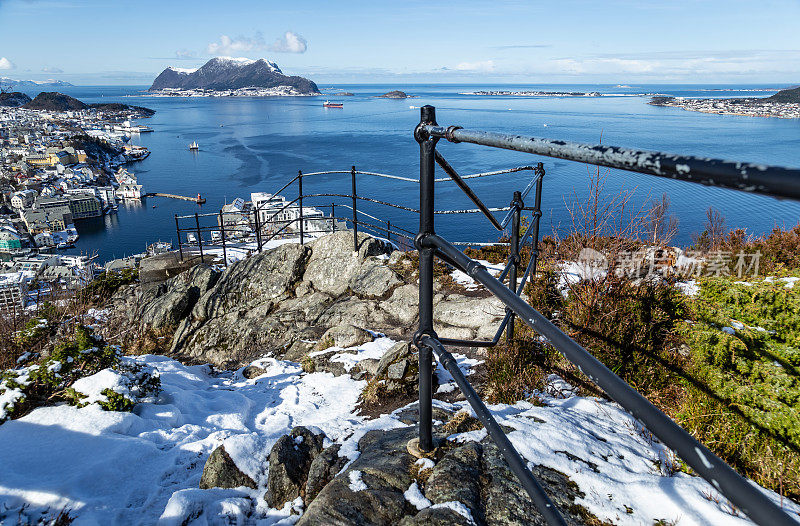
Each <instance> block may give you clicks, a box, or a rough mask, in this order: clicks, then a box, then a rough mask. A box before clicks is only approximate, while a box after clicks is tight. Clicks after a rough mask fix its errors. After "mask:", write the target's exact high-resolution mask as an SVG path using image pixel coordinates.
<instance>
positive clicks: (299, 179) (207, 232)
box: [175, 161, 544, 272]
mask: <svg viewBox="0 0 800 526" xmlns="http://www.w3.org/2000/svg"><path fill="white" fill-rule="evenodd" d="M445 162H446V161H445ZM526 170H528V171H534V173H535V177H534V178H533V179H532V180H531V182H530V183H529V184H528V185H527V187H526V189H525V190H524V191H523V192H522V194H521V196H522V198H524V196H525V195H527V193H528V192H529V191H530V190H531V189H532V188H533V187H534V186H536V181H539V186H538V187H537V195H538V192H540V191H541V176H542V175H543V174H544V170H543V168H542V165H541V163H539V165H537V166H518V167H514V168H508V169H504V170H495V171H490V172H481V173H475V174H470V175H465V176H463V177H459V176H458V174H456V175H455V178H453V177H452V176H450V177H448V178H447V179H446V180H448V181H449V180H454V181H456V183H457V184H459V185H461V186H462V187H463V186H464V185H466V183H465V182H464V180H465V179H475V178H482V177H491V176H497V175H501V174H509V173H515V172H520V171H526ZM318 176H345V177H347V176H349V179H350V181H349V183H350V185H349V186H350V192H349V193H341V192H340V193H335V192H308V191H307V190H308V185H306V188H305V191H304V187H303V181H304V180H307V179H309V178H316V177H318ZM359 176H366V177H372V178H379V179H387V180H391V181H399V182H400V183H408V184H413V185H414V186H416V185H417V184H418V180H417V179H412V178H408V177H402V176H398V175H391V174H384V173H378V172H366V171H359V170H356V167H355V166H352V167H351V168H350V169H349V170H329V171H321V172H310V173H303V172H302V171H298V173H297V175H295V176H294V177H293V178H292V179H291V180H289V182H287V183H286V184H284V185H283V186H281V187H280V188H279V189H278V190H276V191H275V192H274V193H273V194H270V195H271V196H278V197H281V196H280V194H281V192H284V191H286V190H291V189H292V186H293V185H296V191H297V197H295V198H293V199H284V200H283V201H281V203H280V206H274V205H272V206H270V205H269V202H264V203H261V204H259V205H258V206H251V207H249V208H245V209H243V210H239V211H231V210H228V211H225V210H220V211H219V212H215V213H195V214H190V215H175V230H176V234H177V237H178V252H179V254H180V257H181V259H183V258H184V256H185V255H187V254H191V255H192V256H199V257H200V260H201V261H203V262H205V261H206V260H207V259H208V260H209V261H218V258H217V257H216V256H215V257H214V258H209V257H208V256H209V251H212V250H213V251H215V252H217V253H218V252H219V250H220V249H221V252H222V254H221V256H222V263H223V264H224V265H225V266H227V265H228V261H229V257H228V256H229V255H232V254H233V253H234V252H239V253H244V254H252V253H258V252H262V251H263V250H264V249H265V248H267V247H268V246H269V243H270V242H271V241H273V240H278V239H283V238H291V239H297V240H298V241H299V242H300V243H301V244H304V243H305V242H306V241H308V240H309V239H311V238H314V237H317V236H318V235H321V234H326V233H331V232H335V231H336V230H337V229H340V228H349V229H350V230H351V231H352V233H353V248H354V249H355V250H358V232H359V229H361V230H362V231H366V232H369V233H371V234H372V235H375V236H383V237H385V239H386V240H387V241H390V242H393V243H396V244H397V245H398V246H399V247H401V248H411V247H413V241H414V236H415V235H416V231H415V230H412V228H413V223H414V222H416V220H417V216H418V215H419V210H418V209H417V208H414V207H410V206H405V205H402V204H399V203H396V202H391V201H388V200H386V199H385V198H382V196H381V195H380V194H377V195H368V194H367V192H365V191H364V190H361V191H360V193H359V185H358V184H357V181H358V177H359ZM328 183H329V181H328ZM362 186H363V185H362ZM368 187H369V186H368ZM473 197H475V196H474V194H473ZM476 199H477V198H476ZM476 199H473V202H475V203H476V205H477V206H478V208H475V209H469V208H466V209H445V210H437V211H435V212H434V213H435V214H437V215H453V214H479V213H483V214H489V213H490V212H507V213H506V216H505V218H504V219H503V221H502V222H497V221H496V222H495V223H496V224H495V225H494V226H495V227H496V228H498V229H499V230H503V229H505V228H506V226H507V225H508V224H509V223H511V224H512V230H513V229H514V225H516V228H517V231H516V233H514V232H512V239H515V240H516V241H517V246H519V222H520V213H521V212H522V211H527V210H533V209H531V208H525V207H524V206H521V203H522V201H521V200H520V201H519V205H520V206H519V207H517V205H516V204H515V203H514V202H512V203H511V205H509V206H507V207H487V206H485V205H484V204H483V203H482V202H480V200H477V201H476ZM337 200H338V203H337ZM540 201H541V199H540V197H539V202H540ZM328 203H330V204H328ZM309 205H312V206H313V207H314V208H315V209H318V210H324V211H325V212H326V213H325V214H324V215H323V216H318V215H317V216H314V217H313V218H309V217H308V215H307V208H306V207H307V206H309ZM365 205H370V206H373V207H376V208H380V209H384V210H385V209H391V210H394V211H395V212H397V213H400V214H404V215H405V217H407V218H408V220H407V223H408V225H407V226H408V228H406V227H404V226H401V225H402V224H404V223H406V221H395V222H394V223H392V221H390V220H386V219H381V218H380V217H378V215H380V214H378V213H377V212H376V213H374V214H373V213H369V212H367V211H365V210H364V209H363V208H364V206H365ZM327 210H330V212H329V213H327ZM287 216H290V217H287ZM539 216H541V213H538V216H537V215H535V214H534V216H533V217H532V219H531V221H532V223H535V225H536V232H538V217H539ZM309 220H311V221H310V222H309ZM512 220H513V221H512ZM307 222H309V226H310V225H311V224H312V223H313V224H314V225H316V228H314V229H309V228H308V227H307V225H306V223H307ZM529 233H530V232H527V233H526V236H525V238H524V239H523V240H522V244H524V243H525V240H526V239H527V234H529ZM515 236H516V237H515ZM535 237H536V238H538V234H537V236H535ZM458 243H459V244H460V245H470V246H485V245H497V244H500V245H504V244H513V241H512V242H509V243H506V242H492V243H486V242H479V241H475V240H473V241H460V242H458ZM516 261H517V266H518V261H519V254H517V256H516ZM515 268H516V267H515ZM514 272H516V270H514Z"/></svg>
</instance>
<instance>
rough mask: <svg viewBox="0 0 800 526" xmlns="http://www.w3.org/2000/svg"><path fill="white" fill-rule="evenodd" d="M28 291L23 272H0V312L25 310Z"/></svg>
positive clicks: (12, 312) (9, 312)
mask: <svg viewBox="0 0 800 526" xmlns="http://www.w3.org/2000/svg"><path fill="white" fill-rule="evenodd" d="M27 292H28V287H27V283H26V282H25V276H24V275H23V274H22V272H11V273H6V274H0V313H6V314H14V313H15V312H19V311H21V310H23V309H24V308H25V295H26V294H27Z"/></svg>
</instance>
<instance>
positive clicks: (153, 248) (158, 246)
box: [147, 241, 172, 256]
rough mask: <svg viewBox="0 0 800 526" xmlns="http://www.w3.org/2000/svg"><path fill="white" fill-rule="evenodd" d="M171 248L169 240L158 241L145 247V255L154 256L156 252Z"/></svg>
mask: <svg viewBox="0 0 800 526" xmlns="http://www.w3.org/2000/svg"><path fill="white" fill-rule="evenodd" d="M171 250H172V242H171V241H158V242H156V243H153V244H152V245H149V246H148V247H147V255H148V256H155V255H157V254H164V253H166V252H169V251H171Z"/></svg>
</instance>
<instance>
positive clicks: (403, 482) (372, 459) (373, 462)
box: [297, 428, 416, 526]
mask: <svg viewBox="0 0 800 526" xmlns="http://www.w3.org/2000/svg"><path fill="white" fill-rule="evenodd" d="M415 435H416V430H415V429H413V428H401V429H393V430H390V431H370V432H368V433H367V434H366V435H364V437H363V438H362V439H361V440H360V441H359V444H358V448H359V450H360V451H361V455H360V456H359V457H358V459H356V460H355V461H354V462H353V463H352V464H351V465H350V466H349V467H348V468H347V469H346V470H345V471H344V472H343V473H341V474H339V475H337V476H336V477H335V478H334V479H333V480H332V481H331V482H330V483H329V484H328V485H327V486H325V488H324V489H323V490H322V491H321V492H320V493H319V495H317V498H315V499H314V501H313V502H311V504H310V505H309V506H308V508H307V509H306V512H305V513H304V514H303V516H302V517H301V518H300V520H299V521H298V522H297V526H309V525H317V524H325V525H352V524H359V525H368V524H369V525H371V524H385V525H390V524H397V522H398V521H399V520H400V519H401V518H402V517H404V516H406V515H412V514H415V513H416V510H415V509H414V508H413V507H411V506H410V504H409V503H408V502H407V501H406V500H405V497H404V496H403V492H404V491H405V490H407V489H408V487H409V486H410V485H411V474H410V473H411V465H412V464H413V461H414V460H415V459H414V457H412V456H411V455H409V454H408V452H407V451H406V444H407V443H408V441H409V440H410V439H411V438H413V437H414V436H415ZM354 470H358V471H361V480H363V481H364V483H365V484H366V486H367V489H366V490H362V491H357V492H356V491H353V490H351V489H350V480H349V474H350V472H351V471H354Z"/></svg>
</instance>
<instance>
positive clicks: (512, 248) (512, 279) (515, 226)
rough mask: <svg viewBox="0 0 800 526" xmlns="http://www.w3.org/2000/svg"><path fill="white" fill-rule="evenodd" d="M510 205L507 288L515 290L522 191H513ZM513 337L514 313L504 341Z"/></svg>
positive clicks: (518, 259) (509, 319) (508, 310)
mask: <svg viewBox="0 0 800 526" xmlns="http://www.w3.org/2000/svg"><path fill="white" fill-rule="evenodd" d="M511 206H512V208H513V209H514V214H513V215H512V216H511V243H510V244H509V259H510V260H511V270H510V271H509V273H508V288H510V289H511V290H512V291H514V292H516V291H517V272H518V271H519V262H520V257H519V226H520V225H519V223H520V215H521V214H522V207H523V206H524V204H523V203H522V193H521V192H519V191H516V192H514V199H513V200H512V201H511ZM506 312H511V309H508V308H506ZM513 339H514V313H513V312H511V316H510V317H509V318H508V325H506V341H507V342H511V340H513Z"/></svg>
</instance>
